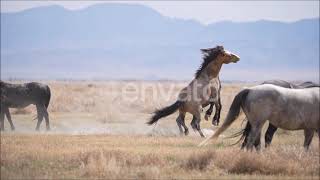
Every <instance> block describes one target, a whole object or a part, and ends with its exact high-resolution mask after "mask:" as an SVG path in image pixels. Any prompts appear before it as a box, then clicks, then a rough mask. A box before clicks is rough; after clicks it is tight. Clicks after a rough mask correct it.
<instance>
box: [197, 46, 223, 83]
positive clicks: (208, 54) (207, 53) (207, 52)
mask: <svg viewBox="0 0 320 180" xmlns="http://www.w3.org/2000/svg"><path fill="white" fill-rule="evenodd" d="M223 51H224V48H223V46H217V47H215V48H208V49H201V52H202V54H203V62H202V64H201V66H200V67H199V69H198V70H197V72H196V74H195V77H196V78H198V77H199V76H200V74H201V73H202V71H203V70H204V69H205V68H206V67H207V66H208V64H209V63H211V62H212V61H214V60H215V59H216V58H217V56H218V55H219V54H220V53H222V52H223Z"/></svg>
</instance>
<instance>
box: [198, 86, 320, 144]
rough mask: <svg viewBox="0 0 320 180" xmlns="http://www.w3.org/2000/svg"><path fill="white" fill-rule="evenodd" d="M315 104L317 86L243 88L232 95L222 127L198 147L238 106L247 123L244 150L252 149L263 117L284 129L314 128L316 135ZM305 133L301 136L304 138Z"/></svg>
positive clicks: (319, 101) (319, 97) (319, 93)
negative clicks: (248, 132) (247, 128)
mask: <svg viewBox="0 0 320 180" xmlns="http://www.w3.org/2000/svg"><path fill="white" fill-rule="evenodd" d="M319 106H320V88H319V87H312V88H305V89H288V88H283V87H280V86H275V85H272V84H263V85H258V86H254V87H251V88H247V89H244V90H242V91H240V92H239V93H238V94H237V95H236V96H235V98H234V100H233V102H232V104H231V107H230V109H229V112H228V114H227V117H226V119H225V121H224V122H223V124H222V126H221V127H220V128H219V129H218V130H217V131H216V132H215V133H214V134H213V135H212V136H211V137H210V138H207V139H206V140H204V141H203V142H201V143H200V144H199V146H202V145H205V144H207V143H208V141H209V140H215V139H217V138H218V137H219V135H220V134H221V133H222V132H224V131H225V130H226V129H227V128H228V127H229V126H230V125H231V124H232V123H233V122H234V121H235V120H236V119H237V117H238V116H239V114H240V109H242V110H243V112H244V113H245V115H246V118H247V119H248V121H249V122H250V125H251V130H250V134H249V136H248V140H247V143H246V148H247V149H250V150H252V148H253V145H254V142H256V140H257V138H259V137H260V133H261V129H262V127H263V125H264V123H265V122H266V121H267V120H269V122H270V123H271V124H273V125H274V126H276V127H279V128H282V129H286V130H300V129H302V130H305V132H310V131H318V136H319V137H320V119H319ZM307 136H308V135H305V138H307Z"/></svg>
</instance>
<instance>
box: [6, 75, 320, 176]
mask: <svg viewBox="0 0 320 180" xmlns="http://www.w3.org/2000/svg"><path fill="white" fill-rule="evenodd" d="M45 83H48V84H49V86H50V87H51V91H52V98H51V103H50V105H49V113H50V120H51V128H52V131H50V132H46V131H45V130H44V129H45V125H44V122H43V124H42V126H41V131H40V132H35V131H34V129H35V126H36V121H35V120H33V119H34V117H35V115H36V111H35V107H34V106H29V107H28V108H26V109H23V110H21V109H18V110H14V109H11V112H12V118H13V122H14V124H15V125H16V131H15V132H11V131H10V130H9V126H8V122H7V121H5V128H6V131H5V132H2V133H1V179H64V178H66V179H81V178H82V179H88V178H89V179H93V178H95V179H96V178H102V179H132V178H134V179H214V178H219V179H223V178H226V179H248V178H251V179H258V178H259V179H263V178H265V179H270V178H275V179H276V178H278V179H285V178H288V179H319V176H320V175H319V173H320V170H319V168H320V165H319V138H318V137H317V136H315V137H314V139H313V142H312V144H311V147H310V150H309V151H308V152H305V151H304V149H303V147H302V144H303V139H304V137H303V132H302V131H295V132H289V131H283V130H279V131H278V132H277V133H276V134H275V137H274V141H273V143H272V145H271V147H270V148H268V149H262V151H261V152H247V151H242V150H240V147H239V145H235V146H231V144H232V143H234V142H236V141H237V139H228V138H224V137H227V136H228V135H231V134H233V133H234V132H237V131H239V130H240V129H241V128H243V127H244V123H243V121H242V119H243V116H241V117H240V118H239V119H238V120H237V121H236V122H235V123H234V124H233V125H232V126H231V127H230V128H229V129H228V130H227V131H226V133H224V137H221V138H220V139H219V141H218V143H216V144H214V145H209V146H207V147H201V148H199V147H197V144H199V143H200V142H201V141H202V140H203V139H202V138H200V136H199V134H197V133H196V132H193V131H192V130H191V127H190V130H191V131H190V134H189V136H187V137H185V136H180V135H179V131H178V127H177V126H176V123H175V118H176V116H177V115H176V114H174V115H171V116H168V117H167V118H165V119H162V120H160V121H159V123H158V124H157V125H156V126H147V125H146V124H145V122H146V121H147V120H148V118H150V116H151V113H152V112H153V111H154V110H155V109H156V108H160V107H163V106H166V105H169V104H170V103H172V102H173V101H174V100H175V98H176V95H177V93H178V92H179V90H180V89H181V88H183V87H184V86H185V85H187V82H171V81H162V82H140V81H121V82H120V81H118V82H117V81H115V82H113V81H108V82H100V81H97V82H67V81H65V82H61V81H60V82H53V81H51V82H45ZM251 85H252V84H223V90H222V104H223V109H222V117H221V121H223V119H224V117H225V116H226V113H227V112H228V108H229V106H230V103H231V102H232V100H233V97H234V95H235V94H236V93H237V92H238V91H239V90H240V89H241V88H243V87H245V86H251ZM202 117H203V116H202ZM211 118H212V117H211ZM186 122H187V125H189V123H190V122H191V116H190V115H189V116H187V118H186ZM201 127H202V128H203V130H204V133H205V134H206V135H207V136H208V135H211V134H212V133H213V131H214V130H215V129H216V128H217V127H212V126H211V122H209V121H205V120H204V119H203V120H202V122H201ZM262 142H263V141H262Z"/></svg>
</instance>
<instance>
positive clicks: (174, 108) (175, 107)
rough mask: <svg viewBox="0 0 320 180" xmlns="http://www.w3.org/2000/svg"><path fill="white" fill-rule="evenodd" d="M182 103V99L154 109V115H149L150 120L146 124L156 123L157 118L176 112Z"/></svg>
mask: <svg viewBox="0 0 320 180" xmlns="http://www.w3.org/2000/svg"><path fill="white" fill-rule="evenodd" d="M183 104H184V102H183V101H179V100H178V101H176V102H175V103H173V104H172V105H170V106H167V107H165V108H162V109H160V110H157V111H155V112H154V115H153V116H152V117H151V119H150V121H148V122H147V124H149V125H152V124H154V123H156V122H157V121H158V120H159V119H161V118H163V117H166V116H169V115H170V114H172V113H174V112H176V111H177V110H178V109H179V108H180V107H181V106H182V105H183Z"/></svg>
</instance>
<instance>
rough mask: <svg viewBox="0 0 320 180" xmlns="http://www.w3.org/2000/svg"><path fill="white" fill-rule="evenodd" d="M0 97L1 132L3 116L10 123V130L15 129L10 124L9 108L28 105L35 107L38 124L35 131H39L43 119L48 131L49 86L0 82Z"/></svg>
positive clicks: (34, 83)
mask: <svg viewBox="0 0 320 180" xmlns="http://www.w3.org/2000/svg"><path fill="white" fill-rule="evenodd" d="M0 95H1V96H0V101H1V103H0V109H1V111H0V123H1V130H4V117H5V116H7V119H8V121H9V123H10V126H11V130H14V129H15V127H14V125H13V123H12V119H11V115H10V111H9V108H24V107H27V106H29V105H30V104H34V105H36V107H37V118H38V123H37V127H36V130H39V127H40V124H41V122H42V120H43V118H45V120H46V127H47V130H50V124H49V114H48V111H47V108H48V106H49V102H50V97H51V92H50V88H49V86H47V85H45V84H41V83H36V82H31V83H25V84H10V83H6V82H3V81H0Z"/></svg>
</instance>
